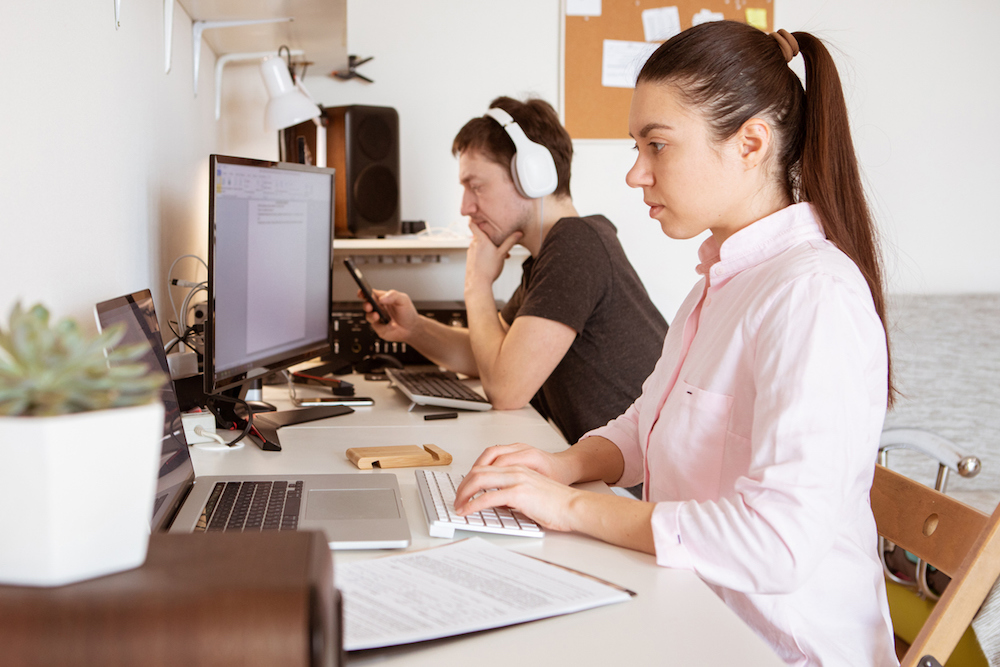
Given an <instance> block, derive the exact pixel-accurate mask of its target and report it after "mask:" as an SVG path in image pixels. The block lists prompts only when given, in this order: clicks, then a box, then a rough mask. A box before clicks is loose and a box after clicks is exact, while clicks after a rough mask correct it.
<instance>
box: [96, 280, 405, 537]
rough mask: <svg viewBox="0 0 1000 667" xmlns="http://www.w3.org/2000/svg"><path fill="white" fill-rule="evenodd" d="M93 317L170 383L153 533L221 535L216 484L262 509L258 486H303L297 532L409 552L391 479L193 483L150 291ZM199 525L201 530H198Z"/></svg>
mask: <svg viewBox="0 0 1000 667" xmlns="http://www.w3.org/2000/svg"><path fill="white" fill-rule="evenodd" d="M95 314H96V317H97V326H98V328H99V329H103V328H107V327H109V326H111V325H113V324H116V323H118V322H122V323H124V324H125V329H126V332H125V336H124V338H123V339H122V341H121V343H120V344H121V345H128V344H133V343H146V344H147V345H148V346H149V351H148V354H147V355H146V356H145V357H144V361H146V362H147V363H148V364H149V366H150V368H154V369H155V368H159V369H161V370H162V371H163V372H164V374H165V375H166V377H167V378H168V380H167V381H166V382H164V385H163V389H162V390H161V399H162V400H163V405H164V408H165V409H164V414H165V417H164V430H163V451H162V455H161V459H160V472H159V482H158V485H157V497H156V503H155V505H154V510H153V517H152V519H151V522H150V529H151V530H152V531H169V532H202V531H204V532H212V531H214V530H217V529H219V525H220V523H222V522H223V521H221V520H216V525H215V526H212V520H213V519H216V514H217V513H218V512H219V510H220V508H222V507H223V506H222V505H220V503H219V498H218V497H219V495H220V492H217V491H216V489H217V485H219V484H225V483H227V482H229V483H236V484H237V485H239V488H240V490H244V489H247V490H244V493H250V492H251V491H252V493H251V494H250V495H251V499H250V502H251V503H253V502H254V498H253V497H256V502H257V505H260V503H261V502H263V501H262V500H261V499H262V498H263V493H262V492H261V490H262V489H264V488H265V487H264V485H258V484H255V483H257V482H279V483H280V482H291V483H294V482H301V483H302V484H301V490H300V491H298V490H296V491H295V492H294V493H295V494H296V495H297V496H298V497H297V503H295V502H293V504H294V505H296V508H295V509H296V510H297V511H296V514H295V518H294V520H292V521H291V522H290V523H292V524H294V526H295V529H298V530H322V531H323V532H325V533H326V536H327V539H328V541H329V543H330V548H332V549H401V548H405V547H407V546H409V544H410V529H409V525H408V524H407V520H406V513H405V511H404V510H403V502H402V496H401V494H400V492H399V484H398V483H397V481H396V476H395V475H393V474H392V473H358V474H339V475H338V474H330V475H322V474H303V475H239V476H233V477H196V476H195V473H194V466H193V465H192V463H191V457H190V454H189V452H188V444H187V439H186V438H185V436H184V428H183V425H182V423H181V416H180V410H179V409H178V403H177V395H176V393H175V391H174V386H173V381H172V380H170V379H169V377H170V373H169V369H168V367H167V359H166V355H165V354H164V351H163V344H162V340H161V338H160V331H159V325H158V323H157V320H156V313H155V310H154V308H153V298H152V295H151V294H150V292H149V290H143V291H141V292H136V293H134V294H129V295H126V296H123V297H119V298H117V299H111V300H109V301H104V302H101V303H99V304H97V306H96V307H95ZM222 455H223V456H224V455H225V453H223V454H222ZM248 483H254V484H248ZM278 488H279V489H280V488H281V485H280V484H279V485H278ZM286 488H287V487H286ZM213 492H215V493H216V502H215V505H214V506H213V507H212V508H211V509H212V512H211V513H210V515H206V512H205V508H206V504H207V503H208V501H209V500H210V498H211V497H212V495H213ZM269 498H270V497H268V499H269ZM287 502H288V501H287V500H286V506H287ZM265 513H266V508H265ZM233 514H234V512H228V513H227V516H225V517H221V514H220V515H219V516H220V517H221V519H224V523H226V524H229V523H234V522H232V521H230V520H229V519H230V517H231V516H232V515H233ZM199 522H201V523H202V524H203V525H202V526H199ZM260 523H261V527H256V525H257V522H256V521H252V520H251V521H244V522H243V523H242V524H241V525H239V526H228V525H227V526H226V527H227V528H228V529H229V530H243V531H246V530H248V529H249V530H262V529H265V528H264V527H263V523H264V521H261V522H260ZM285 523H286V524H287V523H289V522H288V521H286V522H285ZM247 526H251V527H250V528H247Z"/></svg>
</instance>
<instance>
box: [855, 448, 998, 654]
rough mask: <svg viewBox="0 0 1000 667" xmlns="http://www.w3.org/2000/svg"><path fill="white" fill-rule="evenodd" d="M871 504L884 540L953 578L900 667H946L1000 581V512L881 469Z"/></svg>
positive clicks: (880, 467)
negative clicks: (938, 666)
mask: <svg viewBox="0 0 1000 667" xmlns="http://www.w3.org/2000/svg"><path fill="white" fill-rule="evenodd" d="M871 503H872V512H873V513H874V515H875V523H876V524H877V526H878V532H879V535H881V536H883V537H885V538H886V539H887V540H889V541H890V542H892V543H893V544H895V545H897V546H899V547H901V548H903V549H906V550H907V551H909V552H911V553H913V554H914V555H916V556H918V557H919V558H922V559H924V560H925V561H927V562H928V563H930V564H931V565H933V566H934V567H936V568H938V569H939V570H941V571H942V572H944V573H945V574H947V575H948V576H950V577H951V583H949V584H948V587H947V588H946V589H945V592H944V594H943V595H942V596H941V599H940V600H939V601H938V602H937V604H936V605H935V606H934V611H933V612H931V615H930V617H928V619H927V621H926V623H924V625H923V627H922V628H921V630H920V633H919V634H918V635H917V637H916V639H915V640H914V642H913V643H912V644H911V645H910V649H909V651H907V653H906V655H905V656H904V658H903V660H902V662H901V665H902V667H916V666H922V667H926V666H928V665H933V664H935V663H933V662H930V660H929V657H932V658H934V659H936V660H937V662H938V663H939V664H942V665H943V664H944V663H945V661H946V660H947V659H948V657H949V656H951V653H952V651H953V650H954V649H955V645H956V644H957V643H958V640H959V639H960V638H961V636H962V634H963V633H964V632H965V630H966V629H967V628H968V627H969V624H970V623H971V622H972V619H973V617H975V615H976V613H977V612H978V611H979V607H980V606H981V605H982V603H983V600H985V599H986V596H987V594H988V593H989V592H990V589H991V588H992V587H993V584H994V582H995V581H996V580H997V577H998V576H1000V506H998V507H997V509H996V510H995V511H994V512H993V515H992V516H987V515H986V514H984V513H982V512H980V511H979V510H977V509H975V508H973V507H969V506H968V505H966V504H964V503H962V502H959V501H957V500H955V499H954V498H950V497H949V496H946V495H945V494H943V493H941V492H939V491H936V490H934V489H932V488H930V487H928V486H924V485H923V484H921V483H919V482H916V481H914V480H912V479H910V478H909V477H906V476H905V475H901V474H899V473H897V472H895V471H893V470H890V469H888V468H885V467H884V466H881V465H878V466H876V469H875V480H874V483H873V484H872V492H871Z"/></svg>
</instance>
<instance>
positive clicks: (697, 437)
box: [647, 380, 733, 501]
mask: <svg viewBox="0 0 1000 667" xmlns="http://www.w3.org/2000/svg"><path fill="white" fill-rule="evenodd" d="M732 409H733V397H732V396H727V395H725V394H716V393H713V392H710V391H705V390H704V389H699V388H698V387H695V386H694V385H690V384H688V383H686V382H684V381H683V380H678V381H677V384H676V386H675V387H674V389H673V391H672V392H671V393H670V396H669V397H668V398H667V400H666V402H664V404H663V409H662V410H661V411H660V416H659V419H658V420H657V422H656V424H655V426H654V427H653V430H652V432H651V433H650V439H649V448H648V449H647V465H648V467H649V478H650V483H651V486H652V489H651V491H653V493H652V494H651V495H650V500H653V501H657V500H679V499H692V500H697V501H702V500H714V499H716V498H718V495H719V482H720V479H721V478H722V463H723V461H724V460H725V456H724V454H725V449H726V437H727V436H726V434H727V431H728V426H729V417H730V414H731V412H732ZM661 482H662V483H661ZM656 496H660V497H656Z"/></svg>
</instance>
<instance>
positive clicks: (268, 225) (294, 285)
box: [204, 155, 335, 421]
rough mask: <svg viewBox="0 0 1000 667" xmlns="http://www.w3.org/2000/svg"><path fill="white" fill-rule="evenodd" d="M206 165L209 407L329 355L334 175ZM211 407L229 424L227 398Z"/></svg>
mask: <svg viewBox="0 0 1000 667" xmlns="http://www.w3.org/2000/svg"><path fill="white" fill-rule="evenodd" d="M209 162H210V166H211V170H210V176H209V213H208V228H209V233H208V311H207V314H206V315H207V316H206V320H205V363H204V367H205V372H204V381H205V394H206V395H207V396H208V397H209V400H210V401H211V400H212V397H218V396H220V395H221V396H226V397H228V398H230V399H232V398H243V396H244V395H246V389H247V387H248V386H251V385H252V386H253V388H254V389H259V387H260V381H261V380H262V379H263V378H264V377H265V376H266V375H269V374H272V373H274V372H277V371H280V370H284V369H287V368H288V367H290V366H292V365H294V364H298V363H300V362H303V361H307V360H309V359H312V358H314V357H318V356H323V355H329V354H330V353H331V351H332V347H331V336H330V333H331V330H330V318H329V314H330V303H331V294H332V269H333V250H332V247H333V246H332V242H333V216H334V202H335V197H334V192H335V184H334V176H335V174H334V170H333V169H326V168H321V167H314V166H310V165H303V164H295V163H289V162H270V161H266V160H254V159H248V158H239V157H229V156H224V155H212V156H210V158H209ZM252 397H253V398H256V396H252ZM215 405H216V407H217V408H219V409H220V411H221V412H222V413H223V414H222V418H223V419H224V420H229V421H237V419H234V417H239V416H238V415H236V414H234V413H232V412H231V409H230V410H228V411H227V410H225V408H226V407H227V406H230V405H232V402H231V400H230V401H225V402H224V401H217V402H216V403H215ZM217 414H219V413H217ZM302 416H303V417H304V416H305V415H302ZM322 416H323V413H322V412H319V413H316V417H315V418H321V417H322Z"/></svg>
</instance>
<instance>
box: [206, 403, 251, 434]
mask: <svg viewBox="0 0 1000 667" xmlns="http://www.w3.org/2000/svg"><path fill="white" fill-rule="evenodd" d="M207 398H208V399H209V400H208V410H209V412H211V413H212V414H213V415H215V416H216V417H218V418H219V419H221V420H222V421H223V422H228V421H229V420H228V419H226V418H225V417H222V416H221V415H219V413H218V412H216V411H215V410H216V408H215V406H214V405H213V404H212V401H217V400H218V401H228V402H230V403H236V404H238V405H242V406H243V409H244V410H245V411H246V414H247V416H246V419H242V418H241V417H240V416H239V415H236V413H235V411H234V413H233V414H234V416H235V417H236V418H237V419H238V420H239V421H243V422H244V424H243V431H242V432H241V433H240V434H239V435H238V436H236V439H234V440H230V441H229V446H230V447H232V446H233V445H235V444H236V443H237V442H239V441H240V440H242V439H243V438H245V437H247V434H249V433H250V432H251V431H252V430H256V429H254V427H253V410H251V409H250V405H249V404H248V403H247V402H246V401H244V400H243V399H242V398H235V397H232V396H223V395H222V394H213V395H211V396H208V397H207Z"/></svg>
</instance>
